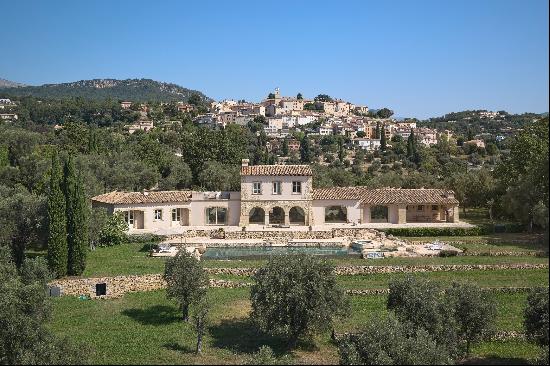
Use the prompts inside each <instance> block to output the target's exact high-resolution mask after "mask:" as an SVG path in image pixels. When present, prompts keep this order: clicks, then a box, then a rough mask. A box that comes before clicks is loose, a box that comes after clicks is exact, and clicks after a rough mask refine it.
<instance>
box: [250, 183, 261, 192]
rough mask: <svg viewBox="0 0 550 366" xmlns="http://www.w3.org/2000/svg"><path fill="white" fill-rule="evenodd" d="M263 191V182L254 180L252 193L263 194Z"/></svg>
mask: <svg viewBox="0 0 550 366" xmlns="http://www.w3.org/2000/svg"><path fill="white" fill-rule="evenodd" d="M261 193H262V183H260V182H254V183H252V194H261Z"/></svg>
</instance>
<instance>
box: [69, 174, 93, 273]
mask: <svg viewBox="0 0 550 366" xmlns="http://www.w3.org/2000/svg"><path fill="white" fill-rule="evenodd" d="M75 183H76V184H75V187H74V190H73V197H72V199H71V205H72V214H73V216H72V218H71V219H69V218H67V220H72V230H73V231H72V232H71V233H70V235H69V237H70V238H71V240H70V241H69V260H68V273H69V274H70V275H73V276H78V275H81V274H82V272H84V269H85V268H86V251H87V247H88V216H89V215H88V205H87V202H86V195H85V194H84V185H83V182H82V176H81V175H80V174H79V175H78V178H77V179H76V180H75Z"/></svg>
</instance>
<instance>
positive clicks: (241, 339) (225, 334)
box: [209, 318, 318, 357]
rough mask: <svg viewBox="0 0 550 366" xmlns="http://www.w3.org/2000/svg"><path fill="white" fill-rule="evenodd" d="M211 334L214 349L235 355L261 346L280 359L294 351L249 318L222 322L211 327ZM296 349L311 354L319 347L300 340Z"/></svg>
mask: <svg viewBox="0 0 550 366" xmlns="http://www.w3.org/2000/svg"><path fill="white" fill-rule="evenodd" d="M209 333H210V336H211V337H212V339H213V347H217V348H224V349H228V350H230V351H232V352H234V353H253V352H256V351H257V350H258V349H259V348H260V347H261V346H269V347H270V348H271V349H272V350H273V353H274V354H275V356H277V357H280V356H282V355H285V354H288V353H289V352H290V351H291V350H292V348H291V346H290V345H289V343H288V341H287V340H286V339H283V338H281V337H277V336H271V335H269V334H266V333H265V332H262V331H261V330H259V329H258V328H257V327H256V326H255V325H254V323H253V322H252V321H251V320H250V319H247V318H241V319H226V320H222V321H221V323H220V324H216V325H213V326H210V327H209ZM294 349H300V350H304V351H309V352H311V351H316V350H318V347H317V346H316V344H315V342H313V341H311V340H300V341H298V343H297V344H296V346H295V347H294Z"/></svg>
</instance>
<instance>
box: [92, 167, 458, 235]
mask: <svg viewBox="0 0 550 366" xmlns="http://www.w3.org/2000/svg"><path fill="white" fill-rule="evenodd" d="M240 176H241V191H240V192H196V191H144V192H117V191H115V192H110V193H106V194H102V195H99V196H96V197H93V198H92V205H93V207H104V208H106V209H107V210H108V211H109V212H111V213H112V212H121V213H122V214H123V215H124V218H125V220H126V223H127V224H128V227H129V229H130V230H132V231H135V230H149V231H153V232H154V231H156V230H164V229H178V228H179V229H183V230H185V229H186V228H188V229H193V228H197V227H204V228H208V227H217V226H240V227H246V226H253V225H261V226H273V225H293V226H308V225H336V226H338V225H340V226H342V225H343V226H346V225H351V224H353V225H357V224H369V223H392V224H406V223H410V222H415V223H416V222H431V223H443V222H453V223H455V222H458V221H459V211H458V204H459V202H458V200H457V199H456V198H455V197H454V193H453V191H449V190H444V189H423V188H422V189H400V188H381V189H371V188H367V187H334V188H319V189H314V188H313V172H312V170H311V167H310V166H309V165H257V166H249V165H248V159H245V160H243V163H242V166H241V173H240Z"/></svg>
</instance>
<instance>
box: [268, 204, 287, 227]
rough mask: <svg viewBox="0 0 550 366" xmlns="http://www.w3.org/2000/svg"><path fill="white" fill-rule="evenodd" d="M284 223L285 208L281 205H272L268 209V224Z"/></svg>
mask: <svg viewBox="0 0 550 366" xmlns="http://www.w3.org/2000/svg"><path fill="white" fill-rule="evenodd" d="M284 223H285V210H283V209H282V208H281V207H273V208H272V209H271V210H269V224H270V225H280V224H284Z"/></svg>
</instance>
